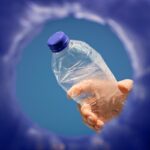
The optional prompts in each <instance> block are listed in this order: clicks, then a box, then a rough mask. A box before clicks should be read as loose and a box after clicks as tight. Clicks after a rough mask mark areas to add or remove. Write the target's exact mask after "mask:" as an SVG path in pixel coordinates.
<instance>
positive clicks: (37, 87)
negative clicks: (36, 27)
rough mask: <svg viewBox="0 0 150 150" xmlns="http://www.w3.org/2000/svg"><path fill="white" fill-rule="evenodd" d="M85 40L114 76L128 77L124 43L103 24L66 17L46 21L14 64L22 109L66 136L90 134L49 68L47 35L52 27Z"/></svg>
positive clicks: (49, 54) (53, 30) (130, 72)
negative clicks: (101, 57)
mask: <svg viewBox="0 0 150 150" xmlns="http://www.w3.org/2000/svg"><path fill="white" fill-rule="evenodd" d="M60 30H61V31H64V32H65V33H66V34H68V35H69V37H70V38H71V39H76V40H81V41H85V42H87V43H89V44H90V45H91V46H92V47H93V48H95V49H96V50H97V51H98V52H99V53H100V54H101V55H102V56H103V58H104V59H105V61H106V63H107V65H108V66H109V67H110V69H111V70H112V72H113V73H114V75H115V77H116V79H117V80H122V79H126V78H130V79H131V78H132V68H131V65H130V64H131V62H130V60H129V57H128V56H127V53H126V51H125V49H124V46H123V45H122V43H121V42H120V40H119V39H118V38H117V36H116V35H115V34H114V33H113V32H112V31H111V29H110V27H108V26H107V25H105V26H102V25H101V26H100V25H99V24H97V23H93V22H90V21H86V20H77V19H73V18H66V19H61V20H55V21H53V22H48V23H47V24H46V25H45V26H44V28H43V30H42V31H41V32H40V33H39V34H38V35H37V36H36V37H35V38H34V39H33V40H32V41H31V42H30V43H29V44H28V46H26V47H25V49H24V50H23V55H22V58H21V60H20V62H19V64H18V65H17V85H16V86H17V98H18V101H19V103H20V105H21V107H22V110H23V111H24V113H26V114H27V115H28V117H29V118H31V119H32V120H33V121H34V122H35V123H37V124H38V125H39V126H40V127H43V128H46V129H49V130H51V131H53V132H55V133H58V134H61V135H67V136H77V135H90V134H94V131H92V130H91V129H89V128H88V127H86V126H85V125H84V124H83V122H82V120H81V117H80V115H79V112H78V110H77V107H76V104H75V102H73V101H68V100H67V97H66V94H65V92H64V91H63V90H62V89H61V88H60V87H59V85H58V84H57V82H56V80H55V78H54V75H53V72H52V69H51V51H50V50H49V49H48V47H47V39H48V37H49V36H50V35H52V34H53V33H54V32H56V31H60Z"/></svg>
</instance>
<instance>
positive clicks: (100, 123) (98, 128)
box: [94, 119, 104, 131]
mask: <svg viewBox="0 0 150 150" xmlns="http://www.w3.org/2000/svg"><path fill="white" fill-rule="evenodd" d="M103 126H104V122H103V121H102V120H100V119H98V120H97V123H96V125H95V126H94V128H95V130H97V131H98V130H100V129H102V128H103Z"/></svg>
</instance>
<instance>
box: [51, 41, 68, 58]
mask: <svg viewBox="0 0 150 150" xmlns="http://www.w3.org/2000/svg"><path fill="white" fill-rule="evenodd" d="M68 49H69V44H68V46H67V47H66V48H64V49H63V50H62V51H60V52H55V53H53V55H55V57H61V56H63V55H64V54H65V53H66V52H67V51H68Z"/></svg>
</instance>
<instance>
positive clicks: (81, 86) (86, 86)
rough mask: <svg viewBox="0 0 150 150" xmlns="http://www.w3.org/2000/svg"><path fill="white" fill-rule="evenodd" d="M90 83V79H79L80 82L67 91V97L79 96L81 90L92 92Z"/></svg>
mask: <svg viewBox="0 0 150 150" xmlns="http://www.w3.org/2000/svg"><path fill="white" fill-rule="evenodd" d="M91 83H92V81H91V80H84V81H81V82H80V83H78V84H76V85H74V86H72V87H71V88H70V89H69V90H68V92H67V95H68V98H73V97H76V96H79V95H80V94H81V93H83V92H85V93H86V92H90V93H91V92H92V90H91V86H92V84H91Z"/></svg>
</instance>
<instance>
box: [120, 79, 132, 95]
mask: <svg viewBox="0 0 150 150" xmlns="http://www.w3.org/2000/svg"><path fill="white" fill-rule="evenodd" d="M118 88H119V90H120V91H121V92H122V93H123V94H128V93H129V92H130V91H131V90H132V88H133V80H130V79H125V80H122V81H119V82H118Z"/></svg>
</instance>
